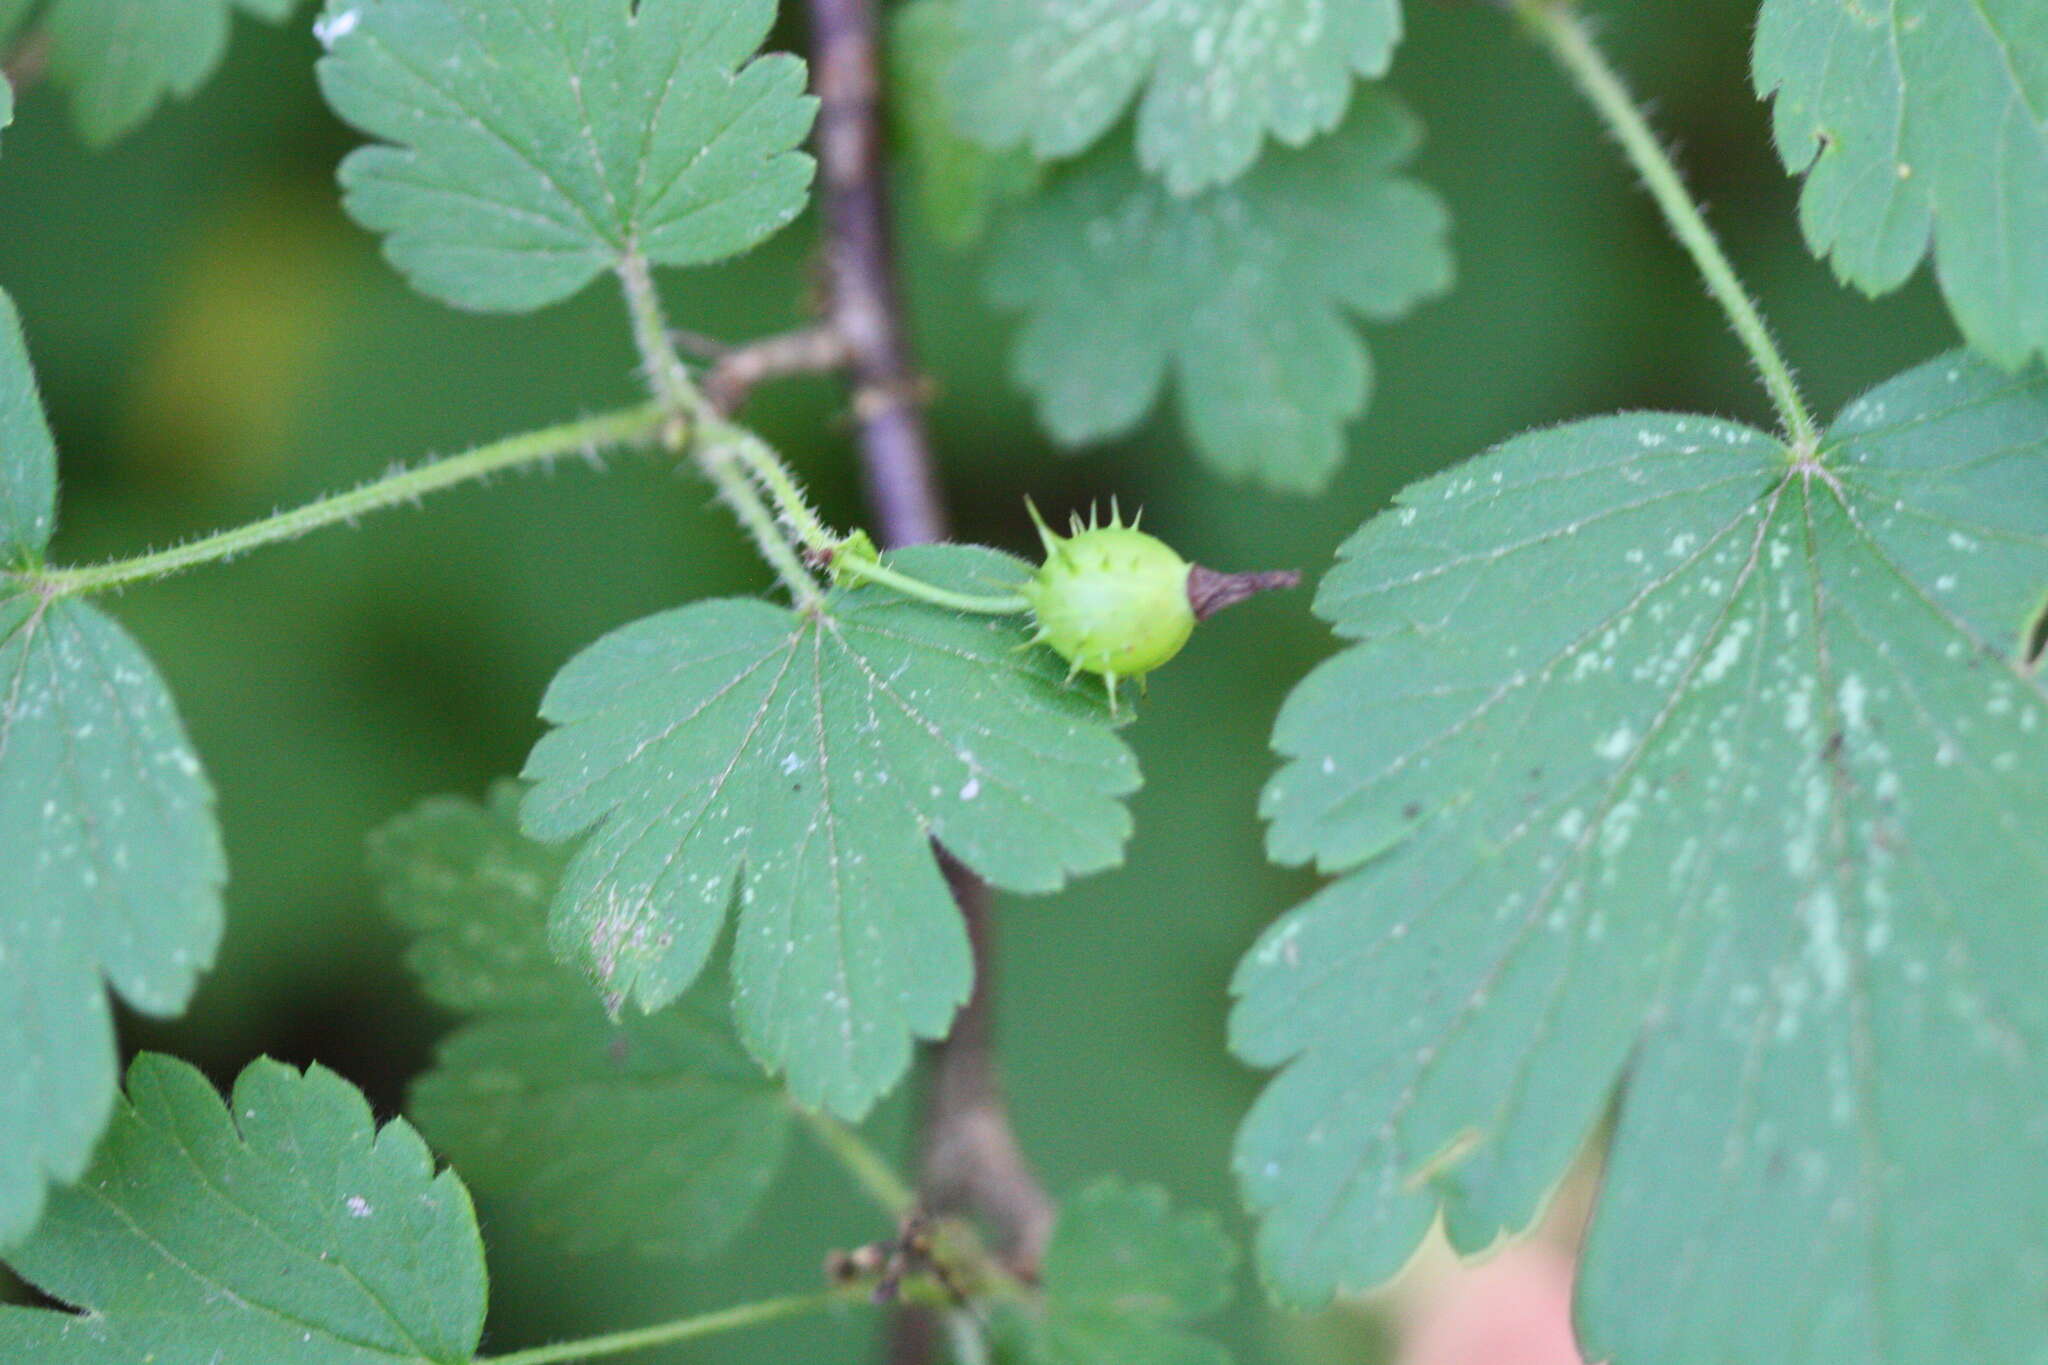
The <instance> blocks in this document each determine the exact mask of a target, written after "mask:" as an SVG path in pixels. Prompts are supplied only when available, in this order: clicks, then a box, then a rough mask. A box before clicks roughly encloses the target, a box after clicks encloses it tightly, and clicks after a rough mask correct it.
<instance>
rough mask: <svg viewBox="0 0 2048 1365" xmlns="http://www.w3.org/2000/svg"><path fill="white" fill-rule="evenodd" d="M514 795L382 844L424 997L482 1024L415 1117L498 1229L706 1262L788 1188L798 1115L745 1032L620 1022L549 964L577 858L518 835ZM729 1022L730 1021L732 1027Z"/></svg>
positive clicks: (444, 803)
mask: <svg viewBox="0 0 2048 1365" xmlns="http://www.w3.org/2000/svg"><path fill="white" fill-rule="evenodd" d="M518 802H519V788H518V786H517V785H516V784H514V783H510V782H507V783H501V784H500V785H499V786H498V787H497V788H495V789H494V790H493V791H492V793H491V798H490V802H489V804H488V805H486V806H479V805H477V804H475V803H474V802H469V801H461V800H456V799H453V798H441V799H436V800H431V801H427V802H425V803H423V804H422V805H420V806H419V807H418V808H417V809H415V810H414V811H412V812H411V813H409V814H407V815H404V816H401V817H400V818H399V819H397V820H395V821H393V822H392V823H391V824H389V825H387V826H385V827H384V828H383V829H382V830H380V831H379V832H378V833H377V834H376V835H375V836H374V837H373V838H372V840H371V846H370V847H371V866H372V870H373V872H374V874H375V876H376V879H377V882H378V884H379V887H380V890H381V891H382V894H383V899H384V903H385V907H386V909H387V911H388V912H389V913H390V915H391V916H392V918H393V919H395V920H397V921H398V922H399V923H400V924H401V925H403V926H405V927H406V928H408V929H411V930H413V931H415V932H416V933H417V934H418V935H419V937H418V938H417V939H416V940H415V941H414V943H413V946H412V948H411V949H410V950H409V952H408V953H407V960H408V962H409V963H410V965H411V966H412V968H413V971H414V973H415V974H416V975H417V976H418V977H419V978H420V982H421V984H422V986H423V987H424V988H425V989H426V991H427V994H428V995H429V996H431V997H432V998H433V999H434V1000H435V1001H436V1002H437V1003H439V1004H441V1005H443V1006H445V1007H446V1008H448V1009H451V1010H454V1011H457V1012H458V1013H460V1014H463V1015H465V1016H468V1017H467V1018H466V1019H465V1021H464V1023H463V1025H462V1027H461V1028H460V1029H458V1030H457V1031H456V1032H455V1033H454V1035H452V1036H451V1037H450V1038H448V1039H447V1040H446V1041H444V1042H443V1043H442V1044H441V1047H440V1049H439V1051H438V1054H437V1056H436V1059H435V1066H434V1068H433V1070H431V1071H429V1072H428V1073H427V1074H426V1075H424V1076H422V1077H421V1078H420V1079H419V1080H418V1081H417V1082H416V1083H415V1084H414V1087H413V1093H412V1105H411V1108H412V1113H413V1116H414V1118H415V1119H416V1120H417V1121H418V1122H419V1124H420V1126H421V1127H422V1128H424V1129H425V1130H426V1132H427V1134H428V1135H429V1136H430V1137H432V1138H433V1139H434V1141H435V1144H436V1146H437V1147H439V1148H440V1149H441V1150H443V1151H445V1152H447V1153H448V1154H449V1156H450V1157H451V1159H453V1160H454V1161H455V1162H456V1164H457V1165H459V1166H460V1167H461V1169H462V1171H463V1172H464V1174H465V1175H466V1177H467V1178H468V1180H469V1183H470V1184H471V1186H472V1187H473V1188H474V1189H475V1190H476V1191H477V1192H478V1193H479V1194H480V1195H481V1196H482V1197H483V1198H484V1199H485V1201H486V1202H487V1204H488V1205H490V1206H492V1208H493V1211H494V1213H495V1214H496V1216H497V1217H498V1221H499V1222H500V1223H505V1224H510V1225H512V1226H514V1227H516V1228H517V1229H518V1230H519V1231H520V1233H521V1234H522V1235H525V1236H528V1237H532V1238H536V1239H541V1240H545V1241H546V1242H548V1243H550V1244H554V1245H559V1246H561V1247H562V1248H563V1249H564V1250H566V1251H568V1252H570V1253H571V1254H586V1253H592V1252H598V1251H603V1250H606V1249H609V1248H611V1247H613V1246H618V1245H627V1246H631V1247H633V1248H635V1249H637V1250H641V1251H646V1252H655V1253H666V1252H673V1251H684V1252H687V1253H689V1254H692V1255H702V1254H705V1253H708V1252H710V1251H713V1250H715V1249H717V1248H718V1247H719V1246H721V1245H723V1244H724V1243H725V1242H727V1241H729V1240H730V1239H731V1238H732V1236H733V1235H734V1234H735V1233H736V1232H737V1231H738V1230H739V1228H740V1227H741V1226H742V1225H743V1224H744V1223H745V1222H746V1220H747V1219H748V1217H749V1216H751V1214H752V1213H753V1211H754V1209H755V1207H756V1206H757V1205H758V1204H759V1203H760V1200H761V1198H762V1197H763V1196H764V1195H765V1194H766V1193H767V1191H768V1187H769V1185H770V1184H772V1183H773V1181H774V1178H775V1174H776V1172H777V1170H778V1169H779V1168H780V1166H781V1163H782V1157H783V1153H784V1151H785V1149H786V1148H787V1146H788V1138H789V1128H790V1120H791V1115H790V1112H789V1109H788V1106H787V1105H786V1104H785V1103H784V1100H783V1097H782V1093H781V1091H780V1089H779V1088H777V1087H776V1086H774V1085H772V1084H770V1083H769V1082H768V1081H767V1079H766V1078H765V1077H763V1076H762V1074H761V1072H760V1069H759V1068H758V1067H756V1066H755V1065H754V1063H753V1061H752V1060H751V1059H750V1058H749V1057H747V1055H746V1054H745V1053H744V1052H742V1051H741V1050H740V1047H739V1045H738V1043H737V1041H736V1040H735V1039H734V1038H733V1036H732V1030H731V1025H730V1024H729V1022H727V1021H726V1020H725V1019H724V1018H722V1017H718V1016H717V1015H714V1013H713V1012H712V1011H711V1010H708V1009H705V1008H703V1007H702V1006H700V1005H698V1004H696V1003H695V1002H691V1001H685V1002H684V1003H682V1004H680V1005H677V1006H673V1007H670V1008H668V1009H665V1010H663V1011H661V1012H660V1013H659V1014H654V1015H646V1016H634V1017H629V1018H625V1019H613V1018H611V1017H609V1016H608V1015H607V1014H606V1012H605V1010H604V1009H603V1007H602V1006H601V1004H600V1003H599V1001H598V1000H597V998H596V996H595V995H594V993H593V992H592V991H591V989H590V987H589V984H588V983H587V982H586V981H585V980H584V979H583V978H582V976H581V974H579V973H577V972H574V971H571V970H569V969H568V968H565V967H562V966H560V965H558V964H557V963H556V962H555V960H554V957H553V955H552V954H551V953H550V952H549V950H548V945H547V909H548V904H549V902H550V901H551V900H552V899H553V897H554V894H555V888H556V884H557V883H558V882H559V881H560V879H561V873H562V868H563V865H564V864H565V863H566V862H567V861H568V855H567V853H566V851H564V850H562V849H558V848H553V847H550V846H547V845H544V844H537V843H535V842H533V841H532V840H530V839H527V838H525V837H524V836H522V835H521V834H520V833H519V828H518V824H517V820H516V811H517V807H518ZM720 1014H722V1011H721V1012H720Z"/></svg>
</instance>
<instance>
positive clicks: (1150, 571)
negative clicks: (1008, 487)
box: [1020, 498, 1300, 714]
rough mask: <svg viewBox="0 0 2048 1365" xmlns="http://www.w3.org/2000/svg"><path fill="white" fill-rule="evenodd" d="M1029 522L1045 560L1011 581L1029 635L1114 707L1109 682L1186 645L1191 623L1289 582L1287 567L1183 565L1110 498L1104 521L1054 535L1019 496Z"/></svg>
mask: <svg viewBox="0 0 2048 1365" xmlns="http://www.w3.org/2000/svg"><path fill="white" fill-rule="evenodd" d="M1025 506H1026V507H1028V508H1030V510H1031V520H1032V521H1033V522H1035V523H1036V524H1037V526H1038V538H1039V539H1040V540H1041V541H1043V542H1044V543H1045V563H1043V564H1041V565H1040V566H1039V568H1038V572H1037V573H1035V574H1033V575H1032V576H1031V577H1030V578H1029V579H1028V580H1026V581H1025V583H1024V585H1023V587H1022V588H1021V589H1020V592H1021V594H1022V596H1023V597H1024V600H1025V601H1027V602H1029V603H1030V604H1031V611H1032V615H1033V616H1034V617H1035V618H1036V620H1037V622H1038V632H1037V634H1036V635H1034V636H1033V637H1032V643H1034V644H1039V643H1043V644H1045V645H1048V646H1050V647H1051V648H1052V649H1053V651H1054V652H1055V653H1057V654H1058V655H1059V656H1060V657H1061V658H1063V659H1065V660H1066V661H1067V664H1068V670H1067V677H1068V679H1069V680H1071V679H1072V678H1073V677H1074V675H1075V674H1077V673H1081V672H1083V671H1086V672H1089V673H1095V674H1099V675H1100V676H1101V678H1102V680H1103V683H1104V684H1105V685H1106V686H1107V687H1108V689H1109V709H1110V711H1111V713H1112V714H1114V712H1115V711H1116V704H1117V702H1116V687H1117V683H1118V682H1119V681H1121V680H1122V679H1125V678H1135V679H1136V680H1137V681H1138V683H1139V685H1140V686H1141V687H1142V686H1143V685H1144V681H1145V675H1146V674H1148V673H1150V672H1151V671H1152V670H1153V669H1155V668H1158V667H1159V666H1160V665H1161V664H1164V663H1166V662H1167V661H1168V660H1170V659H1171V658H1173V656H1174V655H1176V654H1178V653H1180V651H1181V647H1182V646H1184V645H1185V644H1187V642H1188V637H1189V636H1190V635H1192V634H1194V632H1195V623H1196V622H1197V621H1200V620H1205V619H1207V618H1208V617H1209V616H1211V615H1213V614H1214V613H1215V612H1217V611H1220V610H1222V609H1223V608H1224V607H1227V606H1229V605H1230V604H1231V603H1233V602H1241V601H1243V600H1244V599H1245V598H1247V597H1249V596H1251V595H1252V594H1253V593H1255V592H1261V591H1264V590H1266V589H1268V588H1281V587H1292V586H1294V584H1295V583H1297V582H1299V581H1300V575H1298V574H1294V573H1286V572H1283V573H1269V574H1220V573H1216V572H1214V571H1213V570H1209V569H1204V568H1202V567H1201V566H1200V565H1198V564H1190V563H1188V562H1187V561H1186V560H1185V559H1182V558H1181V557H1180V555H1179V554H1177V553H1175V551H1174V549H1173V547H1172V546H1170V545H1168V544H1167V543H1166V542H1165V541H1163V540H1161V539H1159V538H1158V537H1157V536H1152V535H1147V534H1146V533H1145V532H1143V531H1140V530H1139V529H1138V519H1137V518H1136V517H1133V518H1132V519H1131V524H1130V525H1129V526H1126V525H1124V524H1123V516H1122V514H1121V513H1120V512H1118V511H1117V509H1116V504H1115V503H1114V502H1112V503H1111V504H1110V515H1109V524H1108V525H1107V526H1102V525H1098V524H1097V523H1096V521H1095V517H1094V514H1093V513H1092V512H1091V513H1090V514H1089V519H1088V524H1087V525H1086V526H1083V525H1082V524H1081V519H1080V518H1079V517H1078V516H1077V517H1075V518H1074V519H1073V523H1072V528H1071V534H1069V535H1065V536H1062V535H1058V534H1056V533H1055V532H1054V531H1053V530H1052V528H1051V527H1049V526H1047V525H1046V524H1045V518H1043V517H1041V516H1040V515H1039V514H1038V508H1037V506H1036V505H1035V504H1033V503H1032V502H1031V501H1030V500H1029V499H1028V498H1027V499H1026V500H1025Z"/></svg>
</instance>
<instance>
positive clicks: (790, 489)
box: [704, 418, 840, 555]
mask: <svg viewBox="0 0 2048 1365" xmlns="http://www.w3.org/2000/svg"><path fill="white" fill-rule="evenodd" d="M704 431H705V439H706V440H710V441H717V442H722V443H723V444H724V445H725V446H726V447H727V448H728V449H729V450H730V451H731V452H732V455H733V458H735V459H737V460H738V461H739V462H740V464H741V465H742V466H744V467H745V469H746V471H747V473H749V474H750V475H752V476H753V477H754V480H755V481H756V482H757V483H759V484H760V485H761V487H762V488H763V489H764V490H766V492H767V494H768V496H769V498H770V500H772V501H773V502H774V504H775V510H776V512H777V514H778V515H780V516H781V518H782V520H783V522H784V523H785V524H786V525H787V526H788V527H789V529H790V532H791V533H792V534H793V535H795V536H796V538H797V543H798V544H800V545H802V546H803V548H804V549H806V550H808V551H810V552H811V553H813V554H819V555H828V554H830V553H831V552H832V551H833V550H835V549H837V548H838V547H839V539H840V538H839V537H838V536H836V535H834V534H833V533H832V529H831V528H830V527H829V526H827V525H825V523H824V522H823V521H822V520H820V519H819V517H818V514H817V513H816V512H814V511H813V510H811V504H810V500H809V499H808V498H806V497H805V496H804V491H803V488H802V486H801V485H799V484H798V483H797V481H796V477H795V476H794V475H792V474H791V473H790V472H789V469H788V467H787V466H785V465H784V464H783V463H782V459H781V457H780V456H778V455H777V454H776V453H775V451H774V449H773V448H772V447H770V446H769V444H768V443H767V442H766V441H764V440H762V439H761V438H760V437H759V436H756V435H755V434H754V433H753V432H751V431H748V430H747V429H746V428H745V427H742V426H737V425H735V424H734V423H731V422H728V421H726V420H725V419H724V418H715V419H713V420H711V421H708V422H706V423H705V424H704Z"/></svg>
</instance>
